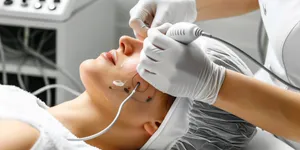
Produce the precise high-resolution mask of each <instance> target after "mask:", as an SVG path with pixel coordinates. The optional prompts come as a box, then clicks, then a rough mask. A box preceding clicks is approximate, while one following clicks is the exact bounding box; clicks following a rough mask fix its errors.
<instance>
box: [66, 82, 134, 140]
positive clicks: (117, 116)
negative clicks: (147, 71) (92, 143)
mask: <svg viewBox="0 0 300 150" xmlns="http://www.w3.org/2000/svg"><path fill="white" fill-rule="evenodd" d="M139 86H140V83H137V85H136V87H135V88H134V89H133V91H132V92H131V93H130V95H129V96H128V97H127V98H126V99H125V100H124V101H123V102H122V103H121V105H120V106H119V109H118V112H117V115H116V117H115V118H114V120H113V121H112V122H111V123H110V124H109V125H108V126H107V127H106V128H105V129H103V130H102V131H100V132H98V133H96V134H94V135H90V136H87V137H83V138H78V139H68V140H69V141H88V140H91V139H94V138H96V137H98V136H100V135H103V134H104V133H106V132H107V131H108V130H109V129H110V128H111V127H112V126H113V125H114V124H115V123H116V121H117V119H118V118H119V116H120V113H121V110H122V108H123V106H124V104H125V103H126V102H127V101H128V100H130V98H131V97H132V96H133V94H134V93H135V92H136V89H137V88H138V87H139Z"/></svg>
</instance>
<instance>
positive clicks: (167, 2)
mask: <svg viewBox="0 0 300 150" xmlns="http://www.w3.org/2000/svg"><path fill="white" fill-rule="evenodd" d="M196 17H197V10H196V2H195V0H139V2H138V3H137V4H136V5H135V6H134V7H133V8H132V9H131V10H130V21H129V25H130V27H131V28H132V29H133V30H134V33H135V36H136V37H137V38H139V39H144V38H146V37H147V31H148V29H149V28H150V27H157V26H159V25H162V24H164V23H177V22H182V21H184V22H194V21H195V20H196Z"/></svg>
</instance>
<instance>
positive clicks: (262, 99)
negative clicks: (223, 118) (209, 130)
mask: <svg viewBox="0 0 300 150" xmlns="http://www.w3.org/2000/svg"><path fill="white" fill-rule="evenodd" d="M214 105H215V106H217V107H219V108H221V109H223V110H225V111H228V112H231V113H232V114H234V115H236V116H239V117H241V118H243V119H245V120H247V121H249V122H251V123H252V124H254V125H257V126H258V127H261V128H263V129H265V130H267V131H269V132H271V133H273V134H276V135H278V136H283V137H286V138H288V139H291V140H295V141H298V142H299V141H300V117H299V114H300V94H298V93H295V92H291V91H287V90H283V89H280V88H278V87H275V86H271V85H268V84H265V83H262V82H260V81H258V80H255V79H253V78H250V77H246V76H243V75H241V74H239V73H236V72H233V71H229V70H227V71H226V76H225V79H224V82H223V85H222V87H221V89H220V91H219V95H218V99H217V101H216V103H215V104H214Z"/></svg>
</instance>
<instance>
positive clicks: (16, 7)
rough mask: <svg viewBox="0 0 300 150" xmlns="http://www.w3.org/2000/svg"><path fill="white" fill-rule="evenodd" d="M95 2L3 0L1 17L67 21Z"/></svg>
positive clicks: (74, 0) (0, 9) (77, 0)
mask: <svg viewBox="0 0 300 150" xmlns="http://www.w3.org/2000/svg"><path fill="white" fill-rule="evenodd" d="M93 2H95V0H84V1H82V0H1V1H0V15H1V16H13V17H20V18H26V19H39V20H46V21H50V20H51V21H65V20H67V19H69V18H70V17H71V16H72V14H73V13H76V12H77V11H79V9H84V7H86V6H88V5H90V4H91V3H93Z"/></svg>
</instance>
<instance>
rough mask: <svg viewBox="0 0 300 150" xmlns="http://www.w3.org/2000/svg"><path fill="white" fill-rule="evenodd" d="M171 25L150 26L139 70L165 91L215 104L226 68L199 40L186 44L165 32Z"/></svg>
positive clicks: (159, 88) (156, 86) (152, 83)
mask: <svg viewBox="0 0 300 150" xmlns="http://www.w3.org/2000/svg"><path fill="white" fill-rule="evenodd" d="M171 26H172V25H171V24H164V25H162V26H160V27H157V28H151V29H149V31H148V37H147V38H146V39H145V41H144V47H143V50H142V52H141V55H140V64H139V65H138V66H137V71H138V73H139V74H140V76H141V77H142V78H143V79H145V80H146V81H147V82H149V83H150V84H151V85H153V86H154V87H155V88H157V89H158V90H160V91H162V92H164V93H167V94H170V95H172V96H175V97H188V98H191V99H194V100H199V101H202V102H205V103H208V104H213V103H215V101H216V98H217V96H218V92H219V90H220V88H221V86H222V83H223V80H224V77H225V68H223V67H221V66H218V65H216V64H214V63H213V62H212V61H210V60H209V59H208V57H207V56H206V54H205V52H204V51H203V50H202V49H201V43H199V42H197V40H195V41H194V42H192V43H190V44H188V45H184V44H181V43H179V42H177V41H175V40H173V39H171V38H170V37H168V36H166V35H165V34H164V33H166V32H167V30H168V29H169V28H170V27H171Z"/></svg>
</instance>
